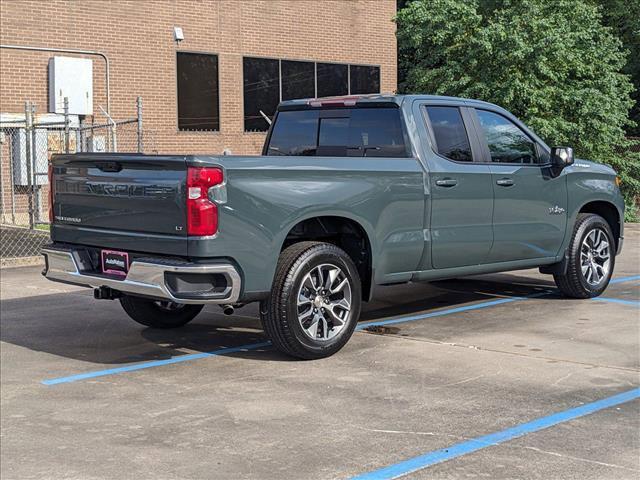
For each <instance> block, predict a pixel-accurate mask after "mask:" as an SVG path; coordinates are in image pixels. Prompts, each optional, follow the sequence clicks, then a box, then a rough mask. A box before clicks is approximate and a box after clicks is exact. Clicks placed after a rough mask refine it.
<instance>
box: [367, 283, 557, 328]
mask: <svg viewBox="0 0 640 480" xmlns="http://www.w3.org/2000/svg"><path fill="white" fill-rule="evenodd" d="M548 293H549V292H543V293H538V294H535V296H542V295H547V294H548ZM532 297H533V295H531V296H526V297H509V298H500V299H499V300H490V301H488V302H480V303H474V304H472V305H465V306H463V307H455V308H447V309H445V310H438V311H437V312H429V313H422V314H420V315H412V316H407V317H395V318H389V319H386V320H374V321H372V322H366V323H359V324H358V326H357V327H356V330H363V329H365V328H369V327H378V326H382V325H393V324H394V323H405V322H415V321H416V320H424V319H425V318H433V317H441V316H443V315H450V314H452V313H460V312H468V311H469V310H477V309H479V308H487V307H495V306H496V305H502V304H503V303H511V302H517V301H518V300H526V299H527V298H532Z"/></svg>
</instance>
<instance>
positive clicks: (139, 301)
mask: <svg viewBox="0 0 640 480" xmlns="http://www.w3.org/2000/svg"><path fill="white" fill-rule="evenodd" d="M120 305H122V308H123V309H124V311H125V312H127V315H129V316H130V317H131V318H132V319H133V320H135V321H136V322H138V323H140V324H142V325H145V326H147V327H152V328H161V329H167V328H178V327H182V326H183V325H186V324H187V323H189V322H190V321H191V320H193V319H194V318H195V317H196V315H198V314H199V313H200V311H201V310H202V308H203V307H204V305H185V304H183V303H174V302H165V301H160V300H151V299H147V298H141V297H132V296H129V295H126V296H124V297H121V298H120Z"/></svg>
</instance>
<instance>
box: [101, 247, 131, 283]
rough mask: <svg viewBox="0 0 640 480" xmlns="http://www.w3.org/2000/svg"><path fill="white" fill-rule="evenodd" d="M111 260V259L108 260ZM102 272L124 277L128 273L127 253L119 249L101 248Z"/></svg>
mask: <svg viewBox="0 0 640 480" xmlns="http://www.w3.org/2000/svg"><path fill="white" fill-rule="evenodd" d="M109 260H111V261H109ZM100 263H101V266H102V273H105V274H107V275H117V276H119V277H126V276H127V273H129V254H128V253H127V252H122V251H120V250H101V251H100Z"/></svg>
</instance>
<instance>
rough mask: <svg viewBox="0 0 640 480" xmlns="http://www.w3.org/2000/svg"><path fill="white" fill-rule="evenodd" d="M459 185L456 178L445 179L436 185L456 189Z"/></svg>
mask: <svg viewBox="0 0 640 480" xmlns="http://www.w3.org/2000/svg"><path fill="white" fill-rule="evenodd" d="M457 184H458V181H457V180H456V179H454V178H443V179H441V180H436V185H437V186H439V187H455V186H456V185H457Z"/></svg>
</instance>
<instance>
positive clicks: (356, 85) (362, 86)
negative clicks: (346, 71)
mask: <svg viewBox="0 0 640 480" xmlns="http://www.w3.org/2000/svg"><path fill="white" fill-rule="evenodd" d="M350 68H351V72H350V76H351V80H350V82H351V86H350V87H351V88H350V93H351V94H352V95H356V94H362V93H380V67H369V66H366V65H351V67H350Z"/></svg>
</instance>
